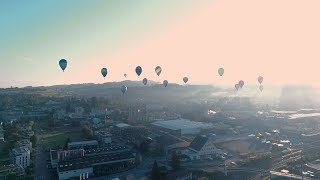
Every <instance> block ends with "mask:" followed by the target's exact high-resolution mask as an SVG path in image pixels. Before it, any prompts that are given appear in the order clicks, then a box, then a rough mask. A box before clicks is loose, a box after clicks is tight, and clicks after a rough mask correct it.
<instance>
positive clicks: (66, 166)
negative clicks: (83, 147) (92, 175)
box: [58, 152, 135, 172]
mask: <svg viewBox="0 0 320 180" xmlns="http://www.w3.org/2000/svg"><path fill="white" fill-rule="evenodd" d="M132 158H135V156H134V155H133V153H132V152H119V153H112V154H104V155H96V156H88V157H87V156H85V157H81V158H77V159H72V160H67V161H61V162H59V163H58V170H59V172H64V171H71V170H76V169H84V168H89V167H92V166H93V165H94V164H98V163H100V164H103V163H105V164H108V163H112V162H113V161H119V160H126V159H132Z"/></svg>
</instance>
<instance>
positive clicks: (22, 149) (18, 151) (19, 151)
mask: <svg viewBox="0 0 320 180" xmlns="http://www.w3.org/2000/svg"><path fill="white" fill-rule="evenodd" d="M28 152H29V153H30V151H29V149H28V148H26V147H19V148H14V149H12V153H13V154H14V155H16V156H18V155H22V154H24V153H28Z"/></svg>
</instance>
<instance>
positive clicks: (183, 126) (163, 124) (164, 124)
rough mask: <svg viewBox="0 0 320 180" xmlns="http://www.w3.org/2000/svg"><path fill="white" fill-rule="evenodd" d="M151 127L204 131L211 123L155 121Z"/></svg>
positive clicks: (179, 120)
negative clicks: (201, 129)
mask: <svg viewBox="0 0 320 180" xmlns="http://www.w3.org/2000/svg"><path fill="white" fill-rule="evenodd" d="M152 125H156V126H160V127H163V128H167V129H171V130H179V129H189V128H203V129H206V128H210V127H212V124H211V123H202V122H196V121H190V120H188V119H176V120H168V121H156V122H154V123H152Z"/></svg>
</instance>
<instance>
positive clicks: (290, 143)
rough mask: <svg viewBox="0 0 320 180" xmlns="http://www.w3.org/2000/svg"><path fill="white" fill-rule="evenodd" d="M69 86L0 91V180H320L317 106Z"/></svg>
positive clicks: (180, 88) (198, 88)
mask: <svg viewBox="0 0 320 180" xmlns="http://www.w3.org/2000/svg"><path fill="white" fill-rule="evenodd" d="M73 86H74V85H70V86H53V87H35V88H33V87H25V88H7V89H1V90H0V105H1V106H0V107H1V109H0V120H1V128H0V140H1V143H0V148H1V149H0V152H1V156H0V157H1V159H0V160H1V167H0V179H44V180H47V179H53V180H54V179H59V180H66V179H81V180H82V179H94V180H100V179H101V180H102V179H155V180H160V179H168V180H171V179H175V180H178V179H186V180H189V179H190V180H191V179H202V180H203V179H213V178H214V179H233V178H238V179H270V178H271V179H277V178H288V179H290V178H293V179H301V178H304V179H316V178H319V177H320V160H319V159H320V154H319V148H320V142H319V137H320V126H319V121H318V119H317V118H318V116H319V113H320V111H319V109H317V108H320V107H316V103H314V104H312V106H313V108H310V107H306V108H304V109H303V108H300V109H298V110H291V109H296V107H298V106H297V104H292V103H290V102H287V99H288V98H286V97H282V99H281V98H280V99H281V100H280V102H279V101H268V103H265V101H264V102H262V101H261V99H258V98H250V97H245V96H234V97H232V96H229V97H228V96H208V95H207V94H206V91H207V88H208V87H207V86H205V87H201V86H193V85H190V86H179V85H175V86H173V85H172V87H170V91H171V92H170V93H169V92H164V91H165V90H163V88H162V89H161V88H160V87H159V85H157V84H153V85H150V86H149V87H147V88H145V87H142V86H134V85H132V87H130V88H131V91H134V93H131V95H130V94H129V95H126V96H125V97H122V94H120V93H115V92H114V90H113V89H114V88H113V86H110V87H109V88H107V89H109V90H108V91H109V93H106V94H105V95H101V94H99V93H101V92H100V91H98V90H97V89H99V86H101V85H94V84H88V85H78V87H73ZM80 86H81V87H82V88H80ZM106 86H107V85H106ZM84 87H86V88H87V89H86V88H84ZM95 88H96V89H95ZM81 89H86V91H83V90H81ZM289 90H290V88H289ZM289 90H288V88H287V91H289ZM81 91H82V92H81ZM151 91H152V94H151ZM178 91H180V92H182V93H180V92H178ZM195 91H198V92H199V93H198V95H193V96H190V95H189V93H190V92H195ZM211 91H213V92H214V91H216V92H218V91H221V89H220V90H219V89H214V88H213V89H211ZM283 91H286V89H284V90H283ZM91 92H94V93H91ZM90 93H91V94H90ZM177 93H178V94H177ZM202 93H204V94H202ZM210 93H211V92H210ZM288 94H290V93H288ZM186 96H187V97H188V98H185V97H186ZM289 99H290V98H289ZM302 104H303V103H302ZM307 104H310V102H307ZM286 105H288V106H286ZM279 106H281V107H285V108H288V110H284V109H283V108H280V107H279ZM303 107H305V106H303ZM307 108H308V109H307Z"/></svg>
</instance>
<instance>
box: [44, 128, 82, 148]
mask: <svg viewBox="0 0 320 180" xmlns="http://www.w3.org/2000/svg"><path fill="white" fill-rule="evenodd" d="M81 136H82V132H81V131H80V130H72V131H65V132H51V133H46V134H45V135H43V145H44V148H45V149H46V150H48V149H50V148H56V147H63V146H64V145H65V143H66V141H67V139H68V138H69V139H70V140H71V141H72V142H73V141H81V140H82V139H81Z"/></svg>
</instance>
